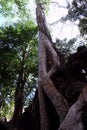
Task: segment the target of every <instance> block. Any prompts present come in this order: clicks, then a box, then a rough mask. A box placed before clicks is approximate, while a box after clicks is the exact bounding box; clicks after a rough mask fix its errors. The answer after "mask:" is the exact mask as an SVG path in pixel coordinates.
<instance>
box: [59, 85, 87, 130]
mask: <svg viewBox="0 0 87 130" xmlns="http://www.w3.org/2000/svg"><path fill="white" fill-rule="evenodd" d="M86 103H87V86H84V88H83V90H82V92H81V94H80V96H79V98H78V100H77V101H76V103H75V104H73V105H72V106H71V107H70V109H69V111H68V113H67V116H66V117H65V119H64V121H63V122H62V123H61V125H60V127H59V129H58V130H66V129H67V130H84V127H83V123H82V108H83V106H84V105H85V104H86Z"/></svg>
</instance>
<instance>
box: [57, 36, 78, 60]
mask: <svg viewBox="0 0 87 130" xmlns="http://www.w3.org/2000/svg"><path fill="white" fill-rule="evenodd" d="M75 42H76V39H75V38H73V39H71V40H69V41H67V39H64V40H60V39H57V40H56V46H57V48H58V49H59V51H60V52H61V53H62V54H63V55H64V57H65V60H66V59H67V57H68V56H69V54H71V53H72V51H73V45H74V43H75Z"/></svg>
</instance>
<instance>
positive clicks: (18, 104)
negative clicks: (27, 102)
mask: <svg viewBox="0 0 87 130" xmlns="http://www.w3.org/2000/svg"><path fill="white" fill-rule="evenodd" d="M25 54H26V52H25V51H23V55H22V61H21V66H20V70H19V77H18V81H17V86H16V91H15V106H14V113H13V118H12V126H13V127H15V128H17V127H18V123H19V119H20V117H21V115H22V111H23V105H24V86H25V82H26V74H25V72H24V61H25Z"/></svg>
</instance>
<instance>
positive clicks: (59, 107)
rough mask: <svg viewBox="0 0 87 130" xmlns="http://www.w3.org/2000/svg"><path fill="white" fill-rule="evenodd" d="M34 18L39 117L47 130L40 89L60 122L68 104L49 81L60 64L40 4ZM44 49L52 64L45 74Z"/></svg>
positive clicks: (43, 128)
mask: <svg viewBox="0 0 87 130" xmlns="http://www.w3.org/2000/svg"><path fill="white" fill-rule="evenodd" d="M36 16H37V24H38V28H39V51H38V57H39V59H38V62H39V63H38V64H39V68H38V70H39V71H38V75H39V77H38V80H39V81H38V88H39V103H40V115H41V116H40V117H41V130H49V127H48V126H49V125H48V123H47V122H48V119H47V113H46V107H45V102H44V97H43V96H42V95H43V94H42V92H43V91H42V89H43V90H44V92H45V94H46V95H47V96H48V97H49V99H50V100H51V102H52V103H53V105H54V107H55V109H56V111H57V113H58V114H59V117H60V122H61V121H62V120H63V119H64V117H65V115H66V113H67V110H68V103H67V101H66V100H65V98H64V97H63V96H62V95H61V94H60V93H59V92H58V90H57V89H56V88H55V87H54V85H53V83H52V81H51V79H50V77H51V76H52V74H53V73H54V72H55V71H56V70H57V68H58V66H59V65H60V62H59V57H58V55H57V53H56V51H55V50H54V48H53V46H52V39H51V36H50V33H49V30H48V28H47V25H46V21H45V16H44V12H43V8H42V5H41V4H39V5H38V6H37V9H36ZM46 49H47V51H48V52H50V54H51V56H52V62H53V63H52V65H51V69H50V70H49V72H47V53H46ZM39 85H40V86H39ZM40 87H42V88H40ZM43 106H44V107H43ZM43 108H44V110H43ZM42 110H43V111H42Z"/></svg>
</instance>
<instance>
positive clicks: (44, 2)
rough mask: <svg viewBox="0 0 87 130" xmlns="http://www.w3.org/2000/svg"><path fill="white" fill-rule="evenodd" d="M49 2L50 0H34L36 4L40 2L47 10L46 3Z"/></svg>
mask: <svg viewBox="0 0 87 130" xmlns="http://www.w3.org/2000/svg"><path fill="white" fill-rule="evenodd" d="M49 3H50V0H36V4H37V5H38V4H42V5H43V7H44V9H45V11H46V12H47V11H48V5H49Z"/></svg>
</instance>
